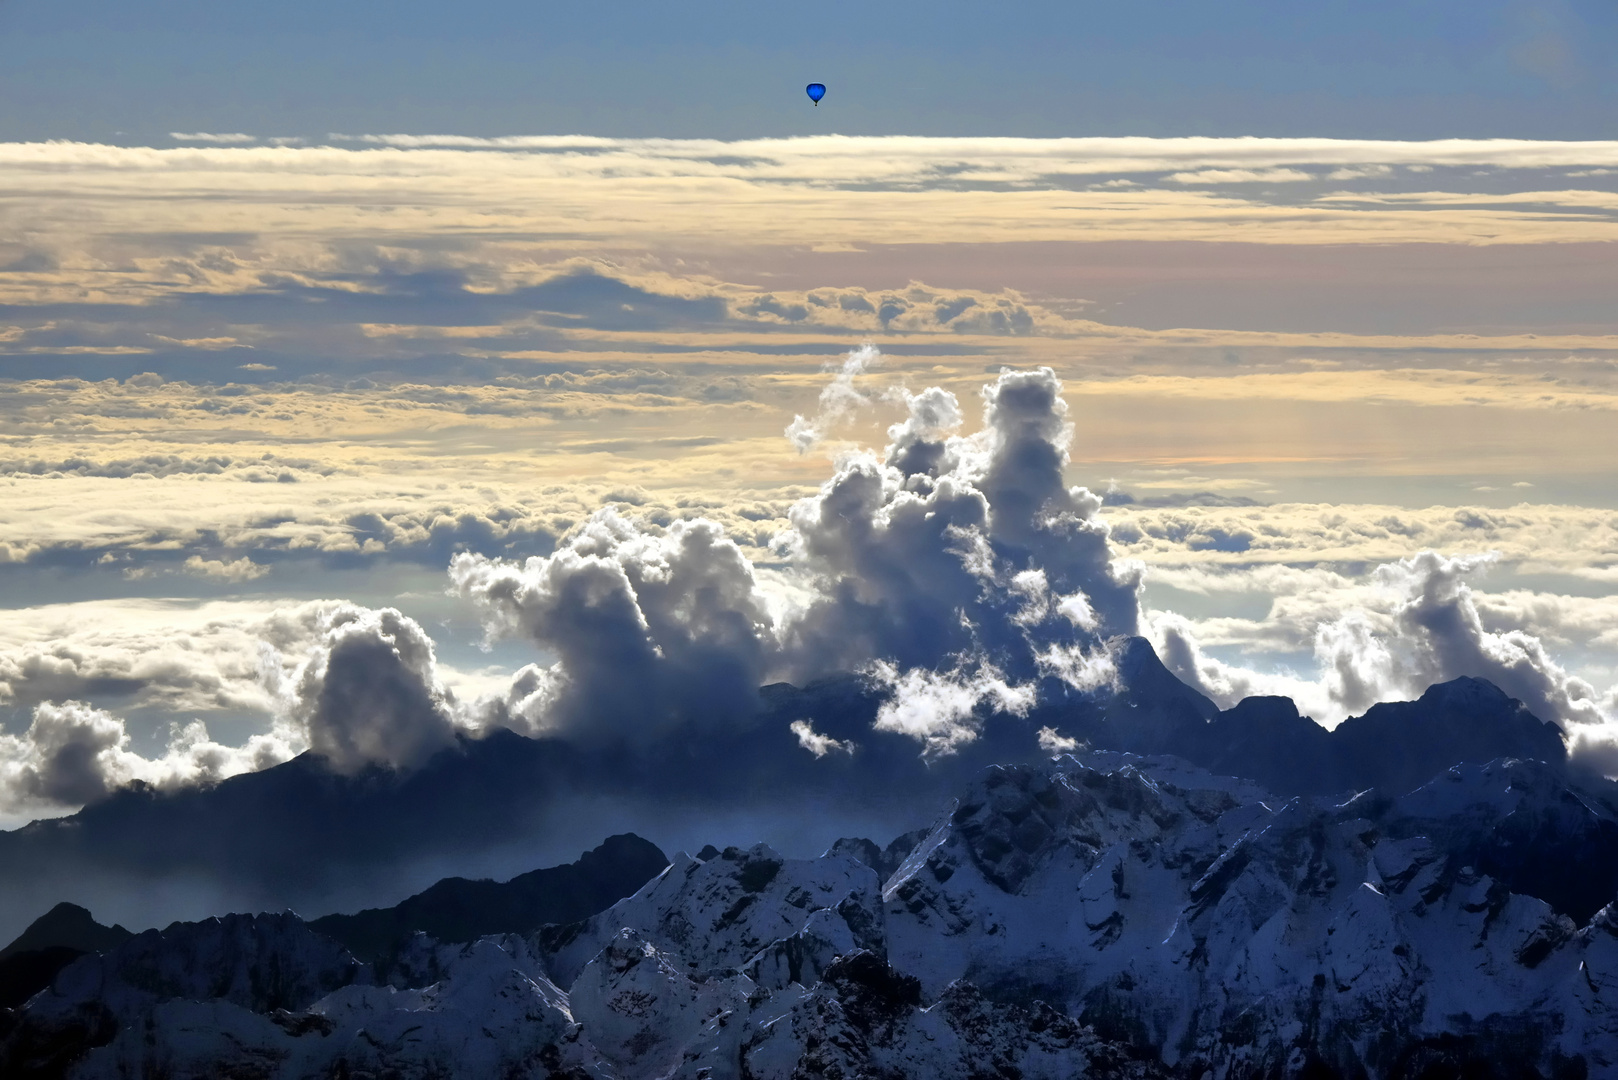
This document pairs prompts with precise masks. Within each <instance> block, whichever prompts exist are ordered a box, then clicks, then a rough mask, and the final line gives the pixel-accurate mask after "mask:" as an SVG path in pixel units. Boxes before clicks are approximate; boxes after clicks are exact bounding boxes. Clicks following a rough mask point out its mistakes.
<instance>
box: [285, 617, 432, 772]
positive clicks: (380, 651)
mask: <svg viewBox="0 0 1618 1080" xmlns="http://www.w3.org/2000/svg"><path fill="white" fill-rule="evenodd" d="M320 623H321V626H320V631H321V632H320V637H319V640H318V641H317V643H316V645H315V647H314V648H313V650H312V651H311V653H310V656H309V659H308V660H307V662H306V663H305V664H304V665H303V669H302V671H301V673H300V674H299V676H298V679H297V684H296V686H297V689H296V695H295V698H294V700H293V704H292V710H291V715H292V718H293V720H294V721H295V722H296V724H297V726H298V728H299V729H300V730H301V732H302V734H303V736H304V738H305V739H306V740H307V741H308V745H309V748H310V749H312V750H314V751H315V752H316V753H318V754H321V755H323V756H324V757H326V758H327V759H329V760H330V761H331V762H332V764H333V765H335V766H336V767H337V768H339V769H343V770H345V771H347V770H353V769H357V768H360V767H362V766H364V765H367V764H372V763H376V764H383V765H391V766H408V765H417V764H420V763H421V762H422V761H424V760H425V759H426V758H428V757H430V756H432V754H433V753H435V752H436V751H438V750H442V749H444V748H446V747H448V746H450V745H451V744H452V743H453V742H454V738H455V725H454V722H453V721H452V720H451V718H450V702H449V699H448V695H447V693H446V692H445V690H444V688H443V687H442V686H440V685H439V683H438V676H437V673H436V671H435V667H436V663H437V661H436V658H435V656H434V654H433V643H432V640H431V639H430V638H429V637H428V636H427V633H426V631H424V630H423V629H422V628H421V626H420V624H418V623H417V622H416V621H415V620H414V619H410V618H407V617H406V616H404V615H401V614H400V613H399V612H398V611H396V610H394V609H393V608H382V609H381V610H372V609H370V608H363V607H360V606H358V605H356V604H338V605H336V606H334V607H333V608H331V609H329V610H326V611H323V612H321V614H320Z"/></svg>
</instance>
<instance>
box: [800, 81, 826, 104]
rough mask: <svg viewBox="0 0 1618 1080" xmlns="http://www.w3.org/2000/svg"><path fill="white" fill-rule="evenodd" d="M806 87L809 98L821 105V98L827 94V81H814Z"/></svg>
mask: <svg viewBox="0 0 1618 1080" xmlns="http://www.w3.org/2000/svg"><path fill="white" fill-rule="evenodd" d="M805 89H806V90H807V91H808V93H809V100H810V101H812V102H814V103H815V104H816V105H819V104H820V99H821V98H823V97H825V96H826V84H825V83H817V82H812V83H810V84H809V85H808V86H807V87H806V88H805Z"/></svg>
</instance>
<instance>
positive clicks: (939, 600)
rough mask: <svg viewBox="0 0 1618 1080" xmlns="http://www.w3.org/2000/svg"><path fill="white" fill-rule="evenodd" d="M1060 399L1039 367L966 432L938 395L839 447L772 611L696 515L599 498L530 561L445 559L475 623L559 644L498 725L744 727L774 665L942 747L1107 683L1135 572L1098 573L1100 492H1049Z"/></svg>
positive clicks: (1005, 388) (1062, 421)
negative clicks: (661, 517) (1069, 689)
mask: <svg viewBox="0 0 1618 1080" xmlns="http://www.w3.org/2000/svg"><path fill="white" fill-rule="evenodd" d="M875 361H876V352H875V350H874V349H872V348H870V347H869V346H867V347H864V348H862V349H859V350H855V351H854V352H853V353H851V354H850V355H849V357H848V360H847V361H846V362H845V363H844V364H843V366H842V368H841V369H840V370H839V371H838V373H837V375H836V376H835V378H834V379H833V382H832V384H831V388H830V390H828V392H827V393H825V394H822V396H821V409H820V413H819V415H818V416H816V417H815V418H814V419H813V420H804V419H803V418H802V417H799V418H798V419H797V420H795V421H794V422H793V425H792V426H791V427H790V428H789V429H788V435H789V437H791V438H793V439H794V441H795V442H796V443H797V444H798V445H799V447H800V449H808V448H809V447H811V446H813V445H815V444H816V443H817V442H818V441H820V440H821V439H823V438H824V437H825V436H826V434H827V433H828V432H829V431H830V430H831V429H832V427H833V426H834V424H835V423H836V422H838V421H839V420H841V419H845V418H847V417H848V416H849V415H851V413H852V412H853V410H855V409H857V408H859V407H861V406H863V405H864V404H867V403H868V398H867V396H866V395H865V394H864V393H862V392H861V391H860V390H859V389H858V388H857V387H856V386H855V384H854V380H855V378H856V377H857V376H858V375H860V374H862V373H863V372H865V371H866V370H867V369H868V368H869V367H870V366H871V365H872V364H874V363H875ZM1060 389H1061V384H1060V382H1059V381H1058V380H1057V378H1056V376H1055V374H1054V373H1053V372H1051V371H1050V369H1048V368H1045V369H1040V370H1039V371H1034V372H1010V371H1007V372H1004V373H1002V374H1001V375H1000V377H999V378H998V379H997V380H996V381H995V382H994V383H993V384H991V385H990V386H988V387H986V388H985V391H984V419H985V425H984V428H983V430H982V431H980V432H978V433H976V434H974V435H971V436H960V435H956V434H954V431H955V430H956V429H957V428H958V427H959V426H960V425H961V422H962V411H961V408H960V403H959V402H958V401H957V400H956V399H955V397H954V395H953V394H950V393H948V392H947V391H944V390H942V389H938V388H932V389H928V390H925V391H923V392H921V393H919V394H913V395H905V402H906V404H907V406H908V410H907V411H908V416H907V417H906V419H905V420H904V421H903V422H901V423H899V424H896V425H894V427H893V428H892V429H890V432H889V436H890V438H891V439H892V444H891V445H890V446H889V447H888V448H887V451H886V452H885V453H884V454H883V455H881V456H878V455H877V454H874V453H871V452H867V451H860V452H855V453H851V454H847V455H844V456H843V457H842V458H841V459H840V460H839V462H838V464H837V467H836V471H835V473H834V475H833V476H832V478H831V479H830V480H828V481H827V482H826V483H825V484H824V485H823V486H822V487H821V490H820V491H819V493H818V494H816V495H814V496H811V497H809V498H807V499H804V500H802V501H801V502H800V503H798V504H797V505H796V506H795V507H794V508H793V509H792V511H791V514H790V520H791V523H792V527H791V528H790V529H789V530H787V531H786V532H785V533H783V534H782V535H780V536H778V537H777V538H776V542H775V546H776V548H777V549H778V551H779V552H780V553H781V554H782V555H783V556H784V557H785V558H786V559H787V561H788V564H789V567H790V578H791V582H792V584H793V586H794V587H795V588H796V589H797V591H798V603H797V604H796V605H795V606H793V607H792V608H791V610H789V611H787V612H786V613H784V614H780V615H775V614H772V611H774V610H775V608H777V607H779V605H774V606H772V605H771V604H770V602H769V600H768V598H767V597H766V596H765V594H764V592H763V591H762V589H761V587H760V583H759V581H758V580H757V578H756V576H755V573H754V570H753V567H752V565H751V564H750V563H749V562H748V560H747V559H746V557H745V556H744V555H743V554H742V552H741V550H740V549H739V548H738V547H737V546H736V545H735V544H734V543H732V542H731V541H729V540H727V539H726V538H725V537H724V535H723V533H722V531H721V530H720V528H719V526H718V525H716V524H714V523H712V522H709V521H705V520H695V521H681V522H676V523H674V524H672V525H671V526H669V527H668V528H667V529H666V530H663V531H661V533H654V532H652V531H650V527H648V526H645V525H643V524H640V523H636V522H632V521H630V520H628V519H626V518H624V517H622V516H620V515H619V514H618V513H617V512H616V511H614V510H611V509H607V510H603V511H600V512H598V513H597V514H595V515H594V516H593V517H592V518H591V519H590V521H588V522H587V523H586V524H585V525H584V526H582V527H581V528H579V529H578V530H577V531H575V532H574V533H573V534H572V535H571V536H569V537H567V538H566V539H565V540H564V541H563V542H562V544H561V546H560V547H559V548H558V550H557V551H556V552H555V553H554V554H552V555H550V556H548V557H544V558H531V559H529V560H527V561H526V562H525V563H521V564H515V563H510V562H503V561H499V560H493V559H490V558H487V557H485V556H482V555H474V554H465V555H461V556H458V557H457V558H456V559H455V560H454V562H453V563H452V564H451V567H450V576H451V579H452V580H453V581H454V582H455V584H456V586H457V587H458V588H459V589H460V590H461V591H462V592H463V593H465V594H466V595H469V596H471V597H473V598H474V599H476V600H477V601H478V602H479V603H480V604H481V605H482V606H483V608H484V610H485V612H486V614H487V619H488V625H489V629H490V632H491V633H492V634H496V635H520V636H524V637H527V638H529V639H531V640H533V641H534V642H535V643H536V644H538V645H540V646H542V647H543V648H545V649H547V650H549V651H552V652H554V653H555V654H556V655H557V656H558V660H557V661H556V663H554V664H553V665H551V666H550V667H547V668H540V667H537V666H530V667H528V668H525V669H524V670H523V671H522V672H521V673H520V674H519V676H518V678H517V679H516V680H515V682H514V683H513V685H512V687H511V690H510V692H509V693H508V695H507V698H506V700H505V701H504V702H503V703H501V704H500V705H498V706H497V707H496V710H495V713H496V716H495V718H496V719H502V720H504V721H505V722H514V723H516V724H517V725H518V726H520V727H525V728H527V729H528V730H535V731H538V730H545V731H557V732H563V733H568V734H571V735H575V736H585V737H588V736H594V735H601V734H611V735H614V736H634V737H646V736H650V735H656V734H659V733H661V732H664V731H666V730H667V729H668V728H669V727H670V726H672V725H676V724H682V723H695V724H725V723H737V722H741V721H744V720H745V719H747V718H748V717H749V716H750V715H751V714H752V712H753V711H754V705H755V691H756V688H757V687H758V686H759V685H760V683H762V682H764V681H766V680H767V679H769V678H772V677H777V676H780V677H789V678H795V679H802V678H811V677H814V676H816V675H822V674H826V673H829V672H833V671H848V670H867V671H869V672H870V673H871V675H872V676H873V677H874V678H875V679H877V680H878V681H879V682H881V683H884V684H886V685H889V686H890V687H892V689H893V690H894V693H895V699H894V701H893V702H892V703H891V707H890V710H889V711H888V712H885V713H884V715H883V724H884V725H885V726H886V727H888V728H889V729H891V730H895V731H901V732H904V733H906V734H910V735H913V736H915V737H916V738H917V739H918V740H920V741H921V742H922V743H923V744H924V746H925V747H926V749H927V752H928V753H929V754H939V753H948V752H950V751H951V750H952V749H953V748H954V747H956V746H958V745H959V744H960V743H962V742H964V741H969V740H970V739H971V738H973V737H975V733H976V730H977V724H979V723H980V722H981V717H979V716H978V711H979V708H980V706H986V707H988V708H991V709H1009V710H1011V711H1021V710H1024V709H1026V708H1027V707H1028V705H1029V704H1031V703H1032V701H1033V690H1032V689H1031V687H1030V685H1029V684H1030V682H1031V680H1034V679H1037V678H1038V677H1039V676H1041V675H1054V676H1056V677H1058V678H1066V679H1068V680H1069V681H1072V682H1074V683H1075V685H1083V686H1086V687H1088V686H1093V685H1095V684H1096V683H1097V682H1099V681H1104V680H1105V678H1106V677H1107V676H1108V674H1109V672H1110V668H1109V666H1108V662H1107V660H1106V654H1105V649H1104V642H1105V641H1106V640H1107V639H1108V638H1109V637H1112V636H1115V635H1118V634H1128V633H1133V632H1134V630H1135V628H1136V625H1137V622H1138V612H1137V605H1136V590H1137V586H1138V581H1139V574H1138V572H1135V571H1131V572H1128V573H1125V574H1122V575H1120V574H1119V573H1117V572H1115V570H1114V568H1113V566H1112V564H1111V560H1110V556H1109V552H1108V549H1107V540H1106V537H1107V527H1106V525H1105V524H1104V523H1103V522H1101V521H1100V519H1099V518H1098V517H1097V511H1098V510H1099V508H1100V505H1101V501H1100V499H1098V498H1097V497H1095V496H1094V495H1092V494H1090V493H1089V492H1088V491H1086V490H1084V489H1083V488H1071V489H1070V488H1068V487H1067V486H1066V485H1065V484H1064V483H1063V479H1062V469H1063V466H1064V465H1065V464H1066V461H1067V445H1068V441H1069V439H1070V438H1071V435H1072V429H1071V425H1070V424H1068V422H1067V420H1066V411H1067V407H1066V405H1065V403H1064V402H1063V401H1062V399H1061V397H1060V396H1059V393H1060ZM817 745H818V744H817ZM822 752H824V749H823V748H822Z"/></svg>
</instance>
